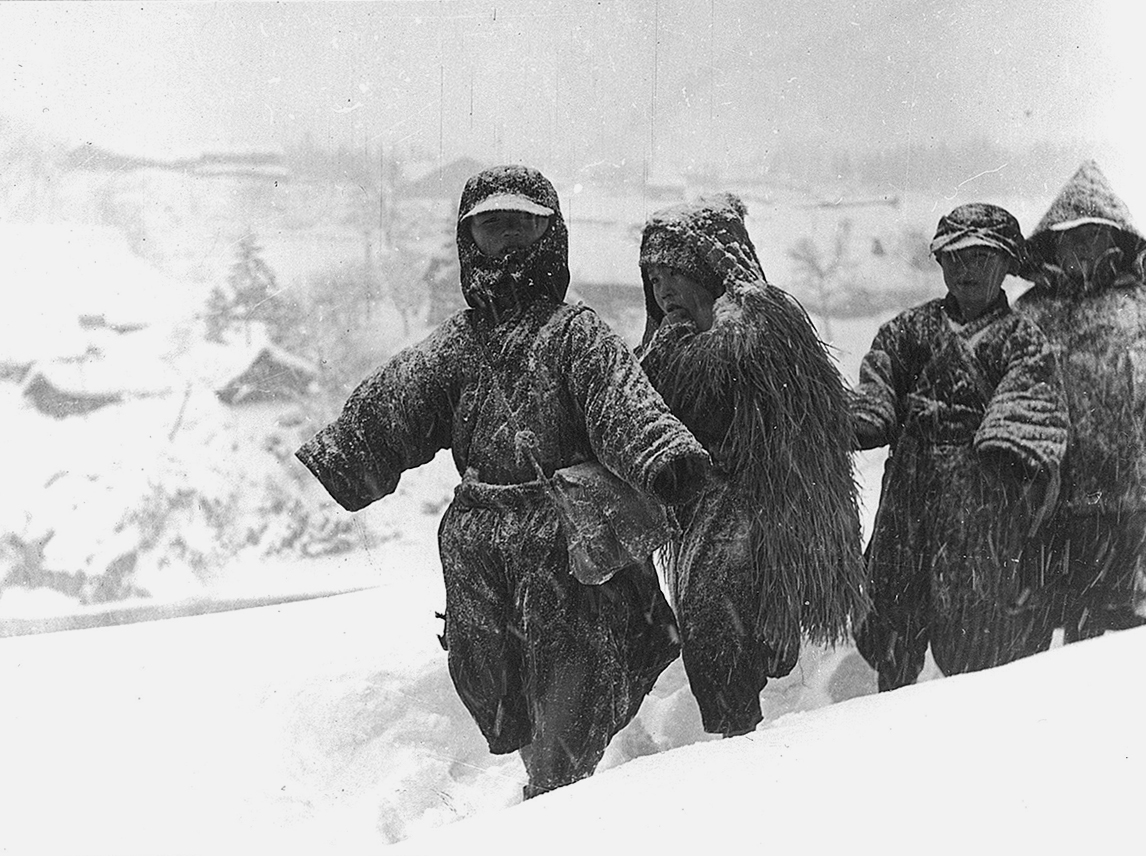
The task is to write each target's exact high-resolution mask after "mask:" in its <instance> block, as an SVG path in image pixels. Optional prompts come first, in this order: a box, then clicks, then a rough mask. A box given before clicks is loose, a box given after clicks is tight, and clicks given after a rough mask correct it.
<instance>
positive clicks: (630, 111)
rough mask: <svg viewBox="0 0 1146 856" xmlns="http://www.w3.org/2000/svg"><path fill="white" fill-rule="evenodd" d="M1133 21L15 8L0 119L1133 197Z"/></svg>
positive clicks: (546, 5)
mask: <svg viewBox="0 0 1146 856" xmlns="http://www.w3.org/2000/svg"><path fill="white" fill-rule="evenodd" d="M1140 5H1142V4H1139V3H1136V2H1122V3H1118V2H1101V1H1100V0H1070V1H1069V2H1067V0H1008V2H1006V3H1000V2H977V0H976V2H970V0H963V2H936V1H935V0H918V1H917V0H901V2H894V0H893V2H825V0H802V2H768V0H637V1H636V2H634V0H613V2H591V0H517V2H512V0H501V2H496V0H435V1H434V2H416V3H411V2H398V0H390V2H350V3H285V4H279V3H266V2H263V3H230V2H220V3H178V2H163V3H148V2H144V3H139V2H134V3H127V2H112V3H106V2H86V3H74V2H54V3H0V72H2V77H0V110H3V111H5V112H9V113H15V114H17V115H19V116H21V117H36V118H37V119H38V120H40V121H43V122H45V123H47V124H48V126H49V127H51V128H54V129H56V130H59V131H66V132H68V133H70V134H72V135H74V136H75V137H77V138H82V139H89V140H91V141H93V142H99V143H105V144H113V145H127V146H131V147H136V148H147V149H171V148H176V147H182V146H187V147H192V148H193V147H196V146H198V145H200V144H202V143H204V142H224V143H232V142H233V143H247V142H256V143H272V144H273V143H276V142H283V141H291V140H294V139H298V138H299V137H300V136H301V135H302V134H303V133H306V132H309V133H311V134H312V135H313V136H314V137H315V138H316V139H318V140H333V141H342V140H346V141H348V142H351V143H354V144H358V145H360V144H361V142H362V141H363V140H370V141H372V142H374V143H377V142H382V143H384V144H386V145H388V146H390V145H399V144H401V143H403V142H409V141H416V142H418V143H420V144H421V145H423V146H424V147H425V148H426V149H427V150H429V151H433V152H437V153H440V154H441V155H442V156H443V157H446V158H449V157H452V156H455V155H457V154H470V155H473V156H475V157H478V158H480V159H486V160H505V161H509V160H524V161H528V162H531V163H536V164H538V165H540V166H542V167H543V168H545V167H548V168H549V169H550V170H551V171H553V172H564V173H567V174H568V173H570V172H572V171H575V170H576V169H577V168H578V167H579V166H581V165H583V164H585V163H589V162H592V161H595V160H600V159H607V160H618V159H620V158H621V157H629V158H636V159H641V160H645V161H648V162H651V163H652V164H653V165H654V167H655V168H658V167H662V166H663V167H670V166H673V165H679V164H682V163H688V162H690V161H693V160H711V161H714V162H716V163H718V164H719V163H721V162H724V161H727V160H730V159H735V158H736V157H737V155H738V154H739V153H741V152H743V151H745V150H746V149H749V148H752V147H756V148H759V147H761V146H764V147H767V146H769V145H774V144H778V143H780V142H782V141H783V142H789V143H791V142H800V143H803V142H805V141H806V142H808V143H809V144H819V145H830V146H832V147H833V148H834V147H840V148H871V147H882V146H889V145H894V144H898V143H905V142H914V141H919V142H928V141H932V140H936V141H938V140H949V141H960V140H963V139H966V138H969V137H975V136H981V135H987V136H990V137H992V138H994V139H997V140H998V141H1000V142H1002V143H1004V144H1008V145H1016V144H1023V143H1025V142H1028V141H1034V140H1040V139H1044V140H1049V141H1055V142H1064V141H1065V142H1079V141H1082V142H1084V143H1087V144H1091V143H1093V145H1094V147H1095V150H1096V154H1100V155H1101V156H1102V158H1103V166H1104V168H1105V169H1106V171H1107V172H1108V174H1110V175H1111V177H1112V179H1113V180H1114V181H1115V184H1116V187H1118V188H1119V189H1120V190H1125V192H1126V194H1127V195H1128V197H1130V196H1135V195H1136V194H1137V193H1138V186H1139V185H1140V184H1141V185H1142V186H1144V187H1146V179H1143V178H1142V177H1140V175H1139V168H1138V167H1137V166H1136V164H1135V161H1136V160H1140V159H1141V156H1140V155H1139V154H1138V152H1137V151H1134V152H1131V146H1132V145H1134V143H1136V141H1137V139H1138V138H1139V135H1138V131H1139V129H1138V128H1137V127H1136V124H1135V123H1136V122H1137V121H1138V120H1137V117H1136V116H1134V115H1131V113H1132V112H1133V113H1139V112H1140V110H1139V108H1138V106H1137V105H1139V104H1140V103H1141V101H1142V90H1141V84H1142V72H1141V65H1142V63H1141V54H1142V50H1141V47H1140V44H1139V42H1140V40H1141V37H1142V34H1143V32H1144V30H1143V27H1142V23H1143V21H1144V20H1146V18H1144V15H1143V13H1142V12H1141V11H1139V10H1138V7H1139V6H1140ZM1128 105H1134V107H1133V110H1131V109H1129V108H1128ZM1066 178H1067V176H1054V177H1050V181H1051V183H1052V184H1054V185H1056V186H1057V185H1058V184H1060V183H1061V182H1062V181H1064V180H1065V179H1066ZM1132 204H1134V203H1133V200H1132ZM1137 207H1141V206H1137Z"/></svg>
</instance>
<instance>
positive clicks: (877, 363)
mask: <svg viewBox="0 0 1146 856" xmlns="http://www.w3.org/2000/svg"><path fill="white" fill-rule="evenodd" d="M905 328H906V322H905V319H904V316H900V317H899V318H896V319H894V320H892V321H890V322H888V323H887V324H884V325H883V326H882V327H880V328H879V332H877V333H876V335H875V338H874V339H873V340H872V343H871V349H870V350H869V351H868V352H867V354H866V355H865V356H864V358H863V361H862V362H861V363H860V375H859V386H858V387H857V388H856V389H855V390H854V391H853V392H852V394H851V396H850V400H849V405H850V408H851V412H852V421H853V423H854V425H855V431H856V439H857V446H858V448H861V449H875V448H878V447H879V446H886V445H888V444H893V443H894V442H895V440H896V438H897V437H898V434H899V428H900V427H901V426H900V425H899V409H900V407H899V395H900V390H902V389H903V388H904V383H905V381H904V374H905V371H904V364H903V358H902V350H903V347H904V339H905Z"/></svg>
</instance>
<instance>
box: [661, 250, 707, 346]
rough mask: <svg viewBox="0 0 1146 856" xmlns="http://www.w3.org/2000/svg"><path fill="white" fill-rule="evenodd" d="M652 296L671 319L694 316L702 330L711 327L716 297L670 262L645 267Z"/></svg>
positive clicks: (676, 319)
mask: <svg viewBox="0 0 1146 856" xmlns="http://www.w3.org/2000/svg"><path fill="white" fill-rule="evenodd" d="M645 273H646V275H647V276H648V278H649V284H650V285H651V286H652V289H653V298H654V299H655V300H656V302H657V306H659V307H660V309H661V311H662V312H664V314H665V318H667V319H668V320H670V321H682V320H684V319H686V318H687V319H691V320H692V322H693V323H694V324H696V326H697V327H698V328H699V329H700V330H701V331H702V332H703V331H704V330H710V329H712V305H713V303H714V302H715V299H714V298H713V296H712V295H711V294H709V293H708V291H707V289H705V288H704V286H702V285H701V284H700V283H699V282H697V281H696V280H695V279H692V278H691V277H688V276H685V275H684V274H683V273H681V272H680V271H679V270H677V269H676V268H672V267H668V266H667V265H649V266H648V267H647V268H646V269H645Z"/></svg>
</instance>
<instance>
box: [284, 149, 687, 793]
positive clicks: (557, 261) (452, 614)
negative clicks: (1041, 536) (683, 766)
mask: <svg viewBox="0 0 1146 856" xmlns="http://www.w3.org/2000/svg"><path fill="white" fill-rule="evenodd" d="M457 242H458V257H459V261H460V264H461V285H462V292H463V295H464V297H465V299H466V302H467V303H468V304H469V307H470V308H468V309H466V310H463V311H461V312H459V313H457V314H456V315H454V316H452V317H451V318H449V319H448V320H447V321H445V322H444V323H443V324H442V325H441V326H440V327H439V328H438V329H437V330H436V331H435V332H434V333H433V334H432V335H431V336H430V337H429V338H428V339H426V340H425V341H423V342H421V343H419V344H417V345H414V346H413V347H410V348H407V349H406V350H404V351H402V352H401V353H399V354H398V355H397V356H395V357H394V358H393V359H392V360H390V361H389V362H388V363H387V364H386V365H384V366H382V368H380V369H379V370H378V371H377V372H376V373H375V374H374V375H372V376H371V377H369V378H368V379H367V380H365V381H364V382H363V383H362V384H361V385H360V386H359V387H358V388H357V389H356V390H355V391H354V393H353V394H352V395H351V397H350V399H349V400H348V401H347V403H346V406H345V408H344V409H343V412H342V415H341V416H339V418H338V419H337V420H336V421H335V422H334V423H333V424H331V425H329V426H328V427H326V428H325V429H323V430H322V431H321V432H320V433H319V434H318V435H317V436H316V437H314V438H313V439H312V440H310V441H309V442H308V443H306V444H305V445H304V446H303V447H302V448H301V449H300V450H299V452H298V457H299V458H300V459H301V460H302V461H303V463H305V464H306V465H307V466H308V467H309V468H310V469H311V471H312V472H313V473H314V474H315V475H316V476H317V477H318V478H319V479H320V480H321V481H322V483H323V485H324V486H325V487H326V488H327V490H328V491H329V492H330V493H331V495H332V496H333V497H334V498H335V499H336V500H337V501H338V502H339V503H340V504H342V505H343V506H344V507H345V508H347V509H349V510H352V511H353V510H357V509H360V508H363V507H365V506H366V505H368V504H370V503H371V502H374V501H375V500H377V499H380V498H382V497H384V496H386V495H387V494H389V493H391V492H392V491H393V490H394V489H395V487H396V486H397V483H398V478H399V476H400V475H401V474H402V472H403V471H405V470H407V469H410V468H412V467H416V466H419V465H421V464H424V463H426V462H427V461H429V460H430V459H431V458H432V457H433V456H434V455H435V453H436V452H437V451H438V450H440V449H450V450H451V452H452V454H453V458H454V462H455V464H456V465H457V469H458V472H459V473H460V474H461V476H462V481H461V484H460V485H459V486H458V488H457V490H456V492H455V496H454V500H453V502H452V503H451V504H450V506H449V508H448V509H447V510H446V512H445V515H444V517H443V519H442V522H441V528H440V532H439V546H440V550H441V560H442V570H443V573H444V576H445V584H446V641H447V645H448V650H449V668H450V675H451V677H452V679H453V682H454V686H455V688H456V689H457V691H458V694H459V695H460V696H461V699H462V701H463V702H464V703H465V705H466V707H467V709H468V710H469V711H470V713H471V715H472V716H473V718H474V719H475V721H476V722H477V724H478V727H479V728H480V729H481V731H482V734H483V735H484V736H485V738H486V740H487V741H488V743H489V748H490V751H491V752H494V753H497V754H502V753H508V752H514V751H520V752H521V756H522V760H523V761H524V763H525V767H526V771H527V773H528V776H529V782H528V784H527V786H526V788H525V795H526V797H530V796H533V795H536V794H539V793H543V792H545V791H547V790H551V789H553V788H556V787H559V786H561V785H565V784H568V783H570V782H574V781H576V780H578V779H581V778H584V777H585V776H589V775H591V774H592V772H593V770H594V769H595V768H596V766H597V764H598V762H599V761H600V759H601V757H602V755H603V754H604V751H605V747H606V746H607V744H608V742H609V740H610V739H611V738H612V736H613V735H614V734H615V733H616V732H617V731H619V730H620V729H621V728H623V727H624V726H625V725H626V724H627V723H628V722H629V721H630V720H631V719H632V718H633V717H634V716H635V715H636V712H637V709H638V707H639V706H640V704H641V701H642V699H643V698H644V697H645V695H646V694H647V693H648V692H649V691H650V690H651V689H652V686H653V684H654V682H655V681H656V679H657V676H658V675H659V674H660V673H661V672H662V671H663V670H664V668H665V667H666V666H667V665H668V664H669V663H671V662H672V661H673V659H675V657H676V656H677V653H678V643H677V641H676V629H675V623H674V620H673V616H672V613H671V611H670V610H669V608H668V604H667V603H666V602H665V600H664V597H663V595H662V594H661V592H660V589H659V588H658V584H657V580H656V575H655V572H654V570H653V568H652V565H651V562H649V561H647V560H646V561H644V562H643V563H638V564H635V565H633V566H631V567H628V568H626V569H624V570H623V571H621V572H619V573H617V574H616V575H615V576H613V577H612V578H611V579H609V580H608V581H607V582H604V583H602V584H601V585H597V586H587V585H583V584H581V583H579V582H577V581H576V580H575V579H574V578H573V577H572V576H571V575H570V572H569V562H568V553H567V548H566V538H565V535H564V533H563V531H562V529H561V525H560V523H559V519H558V515H557V513H556V511H555V508H554V504H553V502H552V501H551V498H550V494H549V492H548V490H547V487H546V483H545V482H544V481H543V480H542V478H541V477H539V475H538V470H540V471H541V473H543V474H544V476H545V478H548V477H550V476H552V474H553V472H554V470H556V469H559V468H562V467H566V466H570V465H573V464H577V463H581V462H584V461H592V460H598V461H600V462H601V463H603V464H604V465H605V466H607V467H608V468H609V469H610V470H612V471H613V472H614V473H616V474H617V475H619V476H620V477H621V478H622V479H624V480H625V481H627V482H628V483H630V484H631V485H633V486H634V487H636V488H639V489H641V490H644V491H646V492H647V493H649V494H651V495H653V496H655V497H657V498H659V499H660V500H661V501H663V502H665V503H675V502H679V501H681V500H683V499H686V498H688V497H689V496H690V495H691V494H692V493H693V492H695V491H696V490H698V489H699V488H700V486H701V484H702V482H703V477H704V474H705V472H706V471H707V468H708V456H707V454H706V453H705V451H704V449H703V448H702V447H701V446H700V445H699V444H698V442H697V441H696V440H695V439H694V438H693V436H692V435H691V434H690V433H689V432H688V430H687V429H686V428H685V427H684V426H683V425H682V424H681V423H680V422H679V421H678V420H677V419H676V418H675V417H674V416H672V414H671V413H670V412H669V411H668V408H667V407H666V406H665V403H664V401H663V400H662V399H661V397H660V396H659V395H658V394H657V393H656V391H655V390H654V389H653V388H652V387H651V386H650V384H649V382H648V380H647V379H646V377H645V375H644V373H643V372H642V371H641V368H640V366H639V365H638V363H637V361H636V359H635V357H634V356H633V354H632V353H631V352H630V351H629V350H628V348H627V347H626V346H625V344H624V342H623V341H622V340H621V339H620V338H619V337H618V336H616V335H615V334H614V333H613V332H612V331H611V330H610V329H609V328H608V327H607V326H606V325H605V324H604V322H602V321H601V320H600V319H599V318H598V317H597V315H596V314H595V313H593V311H592V310H590V309H588V308H586V307H583V306H572V305H569V304H567V303H564V302H563V298H564V296H565V292H566V288H567V287H568V283H569V270H568V261H567V259H568V238H567V233H566V229H565V223H564V221H563V219H562V216H561V210H560V207H559V203H558V199H557V194H556V192H555V191H554V189H553V186H552V185H551V184H550V183H549V181H548V180H547V179H546V178H545V177H544V176H543V175H541V173H539V172H537V171H536V170H533V169H529V168H527V167H496V168H493V169H489V170H486V171H484V172H481V173H479V174H478V175H476V176H474V177H472V178H471V179H470V180H469V182H468V183H467V184H466V187H465V190H464V191H463V193H462V199H461V206H460V208H459V212H458V227H457Z"/></svg>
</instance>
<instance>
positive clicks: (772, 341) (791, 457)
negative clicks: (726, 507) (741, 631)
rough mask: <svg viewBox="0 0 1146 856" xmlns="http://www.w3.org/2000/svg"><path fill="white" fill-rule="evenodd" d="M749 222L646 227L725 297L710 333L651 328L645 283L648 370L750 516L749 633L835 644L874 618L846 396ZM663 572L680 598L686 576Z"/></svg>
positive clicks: (656, 221)
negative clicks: (761, 253)
mask: <svg viewBox="0 0 1146 856" xmlns="http://www.w3.org/2000/svg"><path fill="white" fill-rule="evenodd" d="M743 215H744V209H743V205H742V204H741V203H740V202H739V200H738V199H736V198H735V197H725V198H719V197H718V198H717V199H715V200H712V199H709V200H702V201H701V202H699V203H697V204H696V205H693V206H687V205H686V206H678V207H676V208H673V209H668V210H666V211H664V212H659V213H658V214H656V215H654V216H653V218H651V219H650V221H649V224H648V225H647V226H646V234H649V233H650V232H653V231H656V230H662V231H665V232H668V233H669V234H670V235H671V236H673V237H674V238H676V239H679V240H680V241H681V242H683V243H684V244H686V245H688V246H690V247H692V248H693V249H694V251H695V252H696V254H697V256H698V257H699V258H700V259H701V260H702V262H703V265H704V267H705V268H707V272H708V273H710V274H711V275H712V277H713V278H714V279H715V280H717V281H718V282H719V283H720V284H721V285H722V287H723V293H722V294H721V295H720V296H719V297H718V298H717V299H716V302H715V305H714V322H713V326H712V328H711V329H710V330H708V331H706V332H703V333H700V332H697V331H696V329H695V327H693V326H692V325H688V324H668V325H661V326H660V327H659V329H655V328H654V325H655V324H659V322H660V321H661V318H662V316H663V313H661V312H660V310H659V308H658V307H657V306H656V304H655V301H653V300H652V298H651V293H650V290H649V288H648V287H647V285H646V305H647V310H648V314H649V327H650V329H649V331H647V332H646V342H645V345H644V346H643V358H642V364H643V365H644V367H645V370H646V372H648V374H649V376H650V378H651V379H652V381H653V385H654V386H655V387H656V388H657V390H658V391H659V392H660V393H661V394H662V395H663V396H664V398H665V400H666V401H667V402H668V404H669V407H670V408H671V409H672V411H673V412H674V413H676V414H677V415H679V416H680V417H681V419H682V421H683V422H684V423H685V424H686V425H687V426H689V428H690V429H691V430H692V431H693V433H694V434H695V435H696V436H697V438H698V439H700V440H701V442H702V443H704V445H705V446H706V447H707V448H708V449H709V452H710V454H711V455H712V457H713V460H714V463H715V464H716V465H717V467H718V468H719V469H720V470H721V471H722V474H723V477H724V478H726V479H727V489H728V491H729V492H730V493H731V494H733V495H734V496H735V499H734V501H733V505H734V506H739V508H741V509H743V510H744V511H742V512H741V513H742V514H744V515H745V516H746V523H747V537H748V547H749V551H750V564H751V569H752V573H753V575H754V582H755V586H756V588H757V591H758V592H759V603H758V606H757V607H756V610H755V614H754V615H752V616H749V618H751V619H752V620H754V622H755V627H754V629H755V632H756V634H757V635H758V636H761V637H763V638H764V639H765V640H777V641H782V640H791V639H793V638H796V639H798V638H799V635H800V634H801V633H803V635H806V636H808V637H809V638H810V639H812V640H815V641H821V642H831V641H838V640H842V639H844V638H845V637H846V635H847V632H848V628H849V622H851V621H854V620H858V619H859V618H861V617H862V616H863V614H864V613H865V612H866V610H867V608H868V598H867V595H866V593H865V591H864V580H865V573H864V567H863V561H862V557H861V554H860V526H859V516H858V511H857V490H856V483H855V480H854V477H853V471H852V459H851V448H852V443H853V432H852V426H851V422H850V417H849V415H848V410H847V404H846V398H845V390H844V386H843V383H842V380H841V378H840V375H839V372H838V371H837V370H836V368H835V366H834V365H833V364H832V362H831V359H830V357H829V355H828V352H827V349H826V347H825V345H824V343H823V342H822V341H820V339H819V337H818V336H817V334H816V331H815V328H814V327H813V325H812V323H811V320H810V319H809V318H808V316H807V314H806V313H805V312H804V311H803V309H802V308H801V307H800V306H799V304H798V303H797V302H796V301H795V300H794V299H793V298H791V297H790V296H789V295H787V294H786V293H785V292H783V291H781V290H780V289H778V288H775V287H774V286H772V285H770V284H769V283H768V282H767V281H766V279H765V277H764V272H763V270H762V269H761V266H760V262H759V260H758V258H757V255H756V250H755V248H754V247H753V245H752V242H751V240H750V239H749V237H748V234H747V231H746V230H745V229H744V225H743ZM654 329H655V332H653V330H654ZM679 555H680V551H679V550H677V551H676V556H675V557H674V558H679ZM671 564H673V565H674V567H673V568H672V569H671V570H672V572H673V574H674V577H675V579H674V588H675V589H676V591H677V593H679V592H680V591H681V590H683V589H684V588H685V586H686V585H687V579H684V578H682V574H683V573H687V568H682V567H681V566H680V563H679V562H672V563H671ZM697 596H703V595H697Z"/></svg>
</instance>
